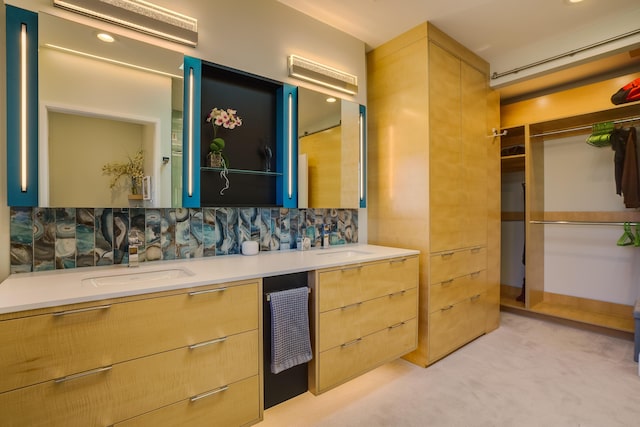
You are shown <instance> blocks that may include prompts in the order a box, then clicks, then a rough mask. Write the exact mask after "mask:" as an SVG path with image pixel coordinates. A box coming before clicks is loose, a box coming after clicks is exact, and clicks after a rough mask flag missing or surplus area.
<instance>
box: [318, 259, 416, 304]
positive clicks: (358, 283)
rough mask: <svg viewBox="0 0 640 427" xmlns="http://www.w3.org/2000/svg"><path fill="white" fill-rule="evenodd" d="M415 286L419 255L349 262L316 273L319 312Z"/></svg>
mask: <svg viewBox="0 0 640 427" xmlns="http://www.w3.org/2000/svg"><path fill="white" fill-rule="evenodd" d="M417 286H418V257H416V256H413V257H402V258H394V259H390V260H385V261H381V262H372V263H366V264H356V265H348V266H345V267H343V268H340V269H332V270H322V271H320V272H319V273H318V289H319V296H318V298H319V311H320V312H324V311H328V310H333V309H335V308H340V307H344V306H348V305H352V304H355V303H358V302H362V301H367V300H370V299H374V298H378V297H381V296H385V295H388V294H392V293H395V292H399V291H402V290H407V289H411V288H416V287H417Z"/></svg>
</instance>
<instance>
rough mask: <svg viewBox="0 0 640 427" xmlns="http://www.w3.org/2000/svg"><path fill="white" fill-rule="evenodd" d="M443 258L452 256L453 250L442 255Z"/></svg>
mask: <svg viewBox="0 0 640 427" xmlns="http://www.w3.org/2000/svg"><path fill="white" fill-rule="evenodd" d="M440 256H441V257H442V258H443V259H444V258H451V257H452V256H453V252H445V253H443V254H442V255H440Z"/></svg>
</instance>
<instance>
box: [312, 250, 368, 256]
mask: <svg viewBox="0 0 640 427" xmlns="http://www.w3.org/2000/svg"><path fill="white" fill-rule="evenodd" d="M316 255H321V256H336V257H341V258H353V257H357V256H361V255H371V252H367V251H358V250H355V249H344V250H337V251H332V250H326V249H325V250H322V251H320V252H316Z"/></svg>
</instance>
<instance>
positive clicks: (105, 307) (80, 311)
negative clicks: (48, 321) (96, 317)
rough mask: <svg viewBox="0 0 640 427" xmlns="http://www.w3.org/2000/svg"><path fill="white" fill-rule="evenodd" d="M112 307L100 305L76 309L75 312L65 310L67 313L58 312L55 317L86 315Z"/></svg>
mask: <svg viewBox="0 0 640 427" xmlns="http://www.w3.org/2000/svg"><path fill="white" fill-rule="evenodd" d="M110 307H111V305H99V306H97V307H87V308H76V309H75V310H65V311H57V312H55V313H53V315H54V316H66V315H67V314H76V313H84V312H87V311H98V310H106V309H108V308H110Z"/></svg>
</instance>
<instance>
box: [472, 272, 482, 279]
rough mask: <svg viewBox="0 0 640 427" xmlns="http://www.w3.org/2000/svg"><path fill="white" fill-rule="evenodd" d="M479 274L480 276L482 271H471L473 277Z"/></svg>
mask: <svg viewBox="0 0 640 427" xmlns="http://www.w3.org/2000/svg"><path fill="white" fill-rule="evenodd" d="M478 276H480V271H474V272H473V273H471V277H472V278H473V279H475V278H477V277H478Z"/></svg>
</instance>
